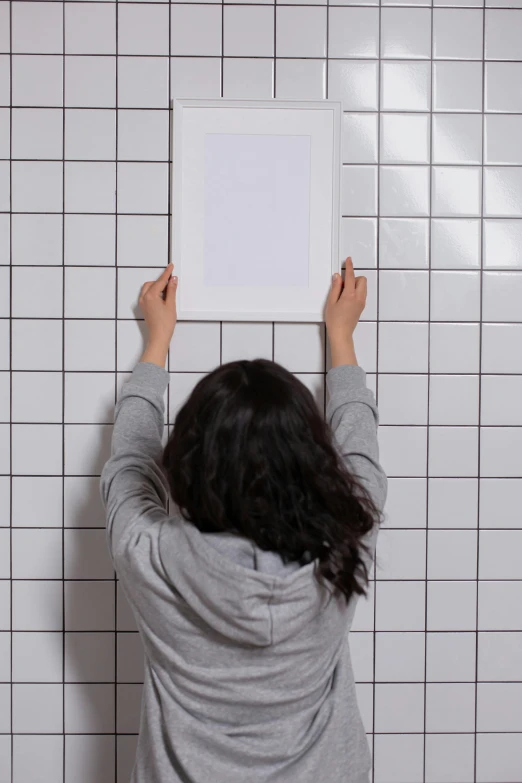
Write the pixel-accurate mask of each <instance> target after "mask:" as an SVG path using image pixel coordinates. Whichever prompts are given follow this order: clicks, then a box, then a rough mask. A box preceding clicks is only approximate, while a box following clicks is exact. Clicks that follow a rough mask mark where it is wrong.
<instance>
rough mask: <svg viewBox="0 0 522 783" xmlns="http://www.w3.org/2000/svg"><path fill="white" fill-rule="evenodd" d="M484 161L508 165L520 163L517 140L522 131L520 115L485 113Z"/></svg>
mask: <svg viewBox="0 0 522 783" xmlns="http://www.w3.org/2000/svg"><path fill="white" fill-rule="evenodd" d="M484 122H485V134H486V136H485V161H484V162H485V163H496V164H498V163H501V164H507V165H510V166H518V165H520V164H522V152H521V151H520V149H519V145H518V143H517V140H518V139H519V138H520V135H521V133H522V116H520V115H517V114H511V115H509V114H506V115H502V114H486V116H485V118H484Z"/></svg>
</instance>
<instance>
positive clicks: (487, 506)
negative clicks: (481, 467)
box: [479, 478, 522, 528]
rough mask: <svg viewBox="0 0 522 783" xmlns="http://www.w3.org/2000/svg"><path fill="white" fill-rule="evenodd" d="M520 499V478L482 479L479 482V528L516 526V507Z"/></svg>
mask: <svg viewBox="0 0 522 783" xmlns="http://www.w3.org/2000/svg"><path fill="white" fill-rule="evenodd" d="M521 499H522V480H521V479H507V478H506V479H502V478H498V479H482V480H481V482H480V518H479V525H480V527H481V528H495V527H502V528H509V527H514V528H516V527H518V526H519V520H518V519H517V511H516V510H517V509H518V508H519V505H520V501H521Z"/></svg>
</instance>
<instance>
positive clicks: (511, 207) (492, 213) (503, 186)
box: [484, 167, 522, 217]
mask: <svg viewBox="0 0 522 783" xmlns="http://www.w3.org/2000/svg"><path fill="white" fill-rule="evenodd" d="M484 216H485V217H522V167H517V168H515V167H513V168H507V167H504V168H493V167H488V168H485V169H484Z"/></svg>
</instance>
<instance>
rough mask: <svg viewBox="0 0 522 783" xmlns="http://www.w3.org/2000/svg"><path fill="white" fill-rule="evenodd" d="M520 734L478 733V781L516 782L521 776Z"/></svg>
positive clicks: (480, 782) (482, 782) (483, 782)
mask: <svg viewBox="0 0 522 783" xmlns="http://www.w3.org/2000/svg"><path fill="white" fill-rule="evenodd" d="M519 750H520V734H508V733H506V734H502V733H500V732H499V733H495V734H477V770H478V775H477V781H478V783H488V782H489V781H492V780H505V781H509V783H516V780H517V777H520V753H519Z"/></svg>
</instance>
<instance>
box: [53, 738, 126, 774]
mask: <svg viewBox="0 0 522 783" xmlns="http://www.w3.org/2000/svg"><path fill="white" fill-rule="evenodd" d="M120 739H126V740H128V739H130V740H134V739H135V738H134V737H122V738H120ZM115 748H116V737H111V736H110V735H108V734H66V735H65V765H64V766H65V783H89V781H90V780H93V779H95V778H99V776H100V770H104V771H105V770H106V771H107V773H108V775H109V776H110V777H108V778H107V783H113V781H114V777H113V775H114V770H115V766H116V764H115V755H116V752H115ZM134 760H135V754H134V756H133V758H132V766H131V768H130V770H129V774H128V775H127V777H129V778H130V775H131V773H132V767H133V766H134ZM121 766H122V765H121V764H120V758H118V770H120V768H121ZM118 779H119V780H122V779H123V780H125V777H123V778H122V777H120V773H119V772H118ZM100 783H102V781H101V780H100ZM103 783H105V781H103Z"/></svg>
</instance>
